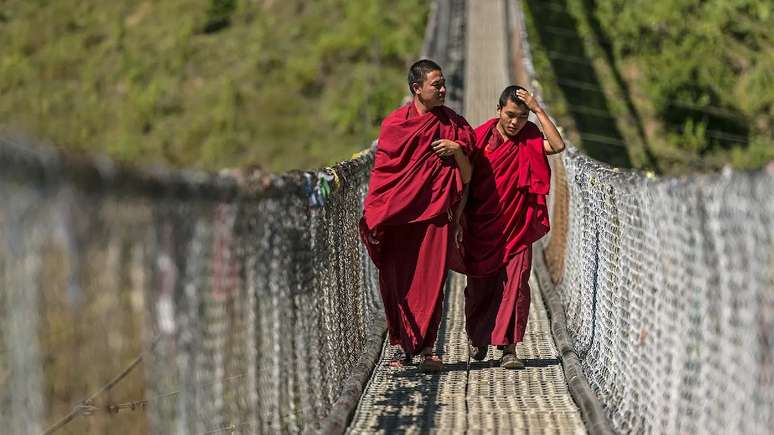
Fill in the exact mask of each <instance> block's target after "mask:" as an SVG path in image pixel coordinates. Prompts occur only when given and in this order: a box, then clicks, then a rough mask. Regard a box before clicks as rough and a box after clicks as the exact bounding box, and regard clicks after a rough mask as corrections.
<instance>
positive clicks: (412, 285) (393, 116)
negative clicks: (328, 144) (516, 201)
mask: <svg viewBox="0 0 774 435" xmlns="http://www.w3.org/2000/svg"><path fill="white" fill-rule="evenodd" d="M408 85H409V89H410V91H411V95H412V101H411V102H409V103H408V104H406V105H404V106H402V107H400V108H399V109H397V110H395V111H393V112H392V113H390V114H389V115H388V116H387V117H386V118H385V119H384V122H383V123H382V126H381V131H380V133H379V141H378V145H377V149H376V155H375V161H374V167H373V170H372V172H371V182H370V185H369V188H368V194H367V196H366V198H365V202H364V206H363V218H362V219H361V221H360V233H361V236H362V239H363V243H364V244H365V245H366V248H367V249H368V253H369V255H370V256H371V259H372V260H373V262H374V264H375V265H376V267H377V268H378V269H379V288H380V291H381V295H382V300H383V302H384V310H385V314H386V317H387V329H388V333H389V340H390V344H392V345H399V346H400V347H401V348H402V349H403V352H404V358H403V359H402V360H398V361H393V362H392V363H391V364H392V365H394V366H400V365H404V364H410V363H411V362H412V358H413V356H415V355H421V357H422V362H421V364H420V368H421V369H422V370H425V371H437V370H440V369H442V368H443V364H442V361H441V359H440V358H439V357H438V356H437V355H435V354H434V353H433V345H434V343H435V340H436V336H437V334H438V326H439V324H440V321H441V310H442V305H443V287H444V281H445V279H446V275H447V271H448V265H447V247H448V246H449V245H450V244H449V242H450V240H452V239H451V237H453V235H452V233H453V227H454V226H453V225H451V224H452V221H454V220H455V218H456V217H458V216H459V215H460V214H461V212H462V209H461V207H460V205H461V197H462V192H463V189H464V185H465V184H466V183H468V181H469V180H470V177H471V171H472V169H471V165H470V161H469V160H468V158H467V155H468V154H469V153H470V152H471V150H472V148H473V144H474V142H475V133H474V132H473V129H472V127H471V126H470V125H469V124H468V122H467V121H465V119H464V118H462V117H461V116H459V115H458V114H456V113H455V112H454V111H453V110H451V109H449V108H448V107H445V106H444V105H443V104H444V101H445V98H446V81H445V79H444V76H443V72H442V71H441V67H440V66H438V64H436V63H435V62H433V61H431V60H426V59H423V60H420V61H418V62H416V63H414V64H413V65H412V66H411V68H410V69H409V73H408Z"/></svg>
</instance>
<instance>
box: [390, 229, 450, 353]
mask: <svg viewBox="0 0 774 435" xmlns="http://www.w3.org/2000/svg"><path fill="white" fill-rule="evenodd" d="M442 218H443V219H438V220H436V221H432V222H429V223H418V224H410V225H400V226H394V227H387V228H385V236H384V242H383V243H384V246H383V249H384V250H383V259H382V265H381V267H380V271H379V272H380V287H381V288H380V290H381V292H382V299H383V301H384V303H385V313H386V314H387V316H388V324H389V325H390V337H391V342H392V343H393V344H398V343H399V344H400V345H401V346H402V347H403V350H404V351H405V352H406V353H408V354H410V355H416V354H417V353H419V351H420V350H421V349H422V348H423V347H426V344H427V343H428V342H434V341H435V337H436V335H437V331H438V325H439V323H440V312H441V308H440V307H441V305H442V303H443V284H444V280H445V278H446V246H447V243H448V237H449V228H448V221H447V219H446V217H445V216H443V217H442ZM388 305H389V306H388ZM393 338H394V339H395V340H394V341H393V340H392V339H393ZM431 340H432V341H431Z"/></svg>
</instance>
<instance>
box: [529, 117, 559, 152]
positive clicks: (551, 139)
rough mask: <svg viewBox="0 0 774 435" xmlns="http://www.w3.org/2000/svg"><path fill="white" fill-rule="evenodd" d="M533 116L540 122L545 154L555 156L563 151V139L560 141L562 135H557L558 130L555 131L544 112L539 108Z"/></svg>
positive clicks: (554, 126)
mask: <svg viewBox="0 0 774 435" xmlns="http://www.w3.org/2000/svg"><path fill="white" fill-rule="evenodd" d="M535 115H536V116H537V118H538V121H540V126H541V127H543V134H545V135H546V140H545V141H543V149H544V150H545V152H546V154H556V153H561V152H562V151H564V147H565V145H564V139H562V135H561V134H559V130H557V128H556V125H554V122H553V121H551V118H549V117H548V114H547V113H546V111H545V110H543V108H542V107H540V108H539V110H537V111H535Z"/></svg>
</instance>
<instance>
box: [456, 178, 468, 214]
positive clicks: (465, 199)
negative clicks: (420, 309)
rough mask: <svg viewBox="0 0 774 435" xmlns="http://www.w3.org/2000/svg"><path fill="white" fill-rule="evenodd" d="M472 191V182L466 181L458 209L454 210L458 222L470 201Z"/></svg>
mask: <svg viewBox="0 0 774 435" xmlns="http://www.w3.org/2000/svg"><path fill="white" fill-rule="evenodd" d="M469 191H470V183H466V184H465V187H464V188H463V190H462V199H461V200H460V203H459V204H457V210H455V211H454V223H455V224H457V223H459V221H460V217H461V216H462V212H463V211H464V210H465V204H467V203H468V192H469Z"/></svg>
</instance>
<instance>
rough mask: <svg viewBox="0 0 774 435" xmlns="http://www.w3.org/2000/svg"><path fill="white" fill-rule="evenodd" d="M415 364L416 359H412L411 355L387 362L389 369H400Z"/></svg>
mask: <svg viewBox="0 0 774 435" xmlns="http://www.w3.org/2000/svg"><path fill="white" fill-rule="evenodd" d="M413 362H414V359H413V358H412V356H411V355H409V354H404V355H403V358H396V359H391V360H390V361H389V362H387V365H388V366H389V367H392V368H395V369H399V368H403V367H406V366H410V365H411V364H412V363H413Z"/></svg>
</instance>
